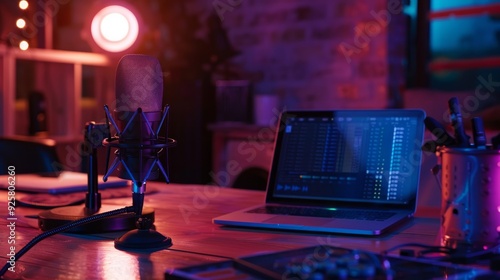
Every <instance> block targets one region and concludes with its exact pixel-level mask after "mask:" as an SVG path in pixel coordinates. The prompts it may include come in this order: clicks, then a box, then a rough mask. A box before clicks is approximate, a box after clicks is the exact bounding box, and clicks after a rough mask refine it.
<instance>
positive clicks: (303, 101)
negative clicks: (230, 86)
mask: <svg viewBox="0 0 500 280" xmlns="http://www.w3.org/2000/svg"><path fill="white" fill-rule="evenodd" d="M198 1H205V4H206V8H208V9H211V10H212V12H215V13H217V14H218V16H219V18H220V20H221V21H222V24H223V26H224V28H226V30H227V32H228V35H229V38H230V40H231V43H232V44H233V45H234V47H235V48H236V49H238V50H240V51H242V54H241V55H239V56H237V57H236V58H234V59H233V60H232V63H233V64H234V65H233V67H236V68H239V69H241V70H243V71H244V72H245V73H246V76H247V77H249V78H251V79H252V80H253V82H254V89H255V91H254V92H255V93H256V94H275V95H278V96H279V98H280V101H281V103H282V105H284V106H286V107H287V108H293V109H305V108H307V109H324V108H328V109H331V108H385V107H391V106H394V105H395V103H396V102H397V99H398V98H397V97H398V93H399V92H398V91H399V88H401V86H402V85H403V84H404V78H405V77H404V57H405V55H406V54H405V44H406V39H405V33H406V27H405V17H404V15H403V12H402V8H403V6H402V4H401V0H340V1H337V0H336V1H332V0H273V1H269V0H198Z"/></svg>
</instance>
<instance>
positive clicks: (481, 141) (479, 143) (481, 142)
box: [472, 117, 486, 149]
mask: <svg viewBox="0 0 500 280" xmlns="http://www.w3.org/2000/svg"><path fill="white" fill-rule="evenodd" d="M472 138H473V139H474V145H475V146H476V148H478V149H485V148H486V135H485V133H484V126H483V120H482V119H481V118H478V117H476V118H473V119H472Z"/></svg>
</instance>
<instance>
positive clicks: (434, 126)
mask: <svg viewBox="0 0 500 280" xmlns="http://www.w3.org/2000/svg"><path fill="white" fill-rule="evenodd" d="M424 124H425V128H427V130H429V131H430V132H431V133H432V134H433V135H434V136H435V137H436V141H435V144H437V145H438V146H452V145H454V144H455V139H453V137H452V136H451V135H450V134H448V132H447V131H446V129H445V128H444V127H443V126H442V125H441V124H440V123H439V122H438V121H437V120H436V119H434V118H432V117H426V118H425V119H424Z"/></svg>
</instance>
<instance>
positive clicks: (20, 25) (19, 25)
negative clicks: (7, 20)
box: [16, 18, 26, 29]
mask: <svg viewBox="0 0 500 280" xmlns="http://www.w3.org/2000/svg"><path fill="white" fill-rule="evenodd" d="M16 26H17V28H19V29H23V28H24V27H26V21H25V20H24V19H22V18H20V19H18V20H17V21H16Z"/></svg>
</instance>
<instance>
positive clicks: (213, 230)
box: [0, 182, 439, 280]
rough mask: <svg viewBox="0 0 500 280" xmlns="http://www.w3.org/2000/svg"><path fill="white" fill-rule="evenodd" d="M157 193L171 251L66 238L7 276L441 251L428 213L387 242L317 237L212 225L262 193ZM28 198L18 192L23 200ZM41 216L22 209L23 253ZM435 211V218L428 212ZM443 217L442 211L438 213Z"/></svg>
mask: <svg viewBox="0 0 500 280" xmlns="http://www.w3.org/2000/svg"><path fill="white" fill-rule="evenodd" d="M148 188H155V189H158V192H157V193H154V194H148V195H147V196H146V202H145V204H146V206H150V207H153V208H155V210H156V222H155V225H156V228H157V230H158V231H159V232H161V233H163V234H165V235H168V236H170V237H171V238H172V239H173V243H174V245H173V246H172V247H170V248H169V249H165V250H161V251H157V252H153V253H145V252H125V251H119V250H117V249H115V248H114V243H113V239H114V238H116V237H118V236H121V233H107V234H95V235H76V234H59V235H55V236H52V237H49V238H48V239H46V240H43V241H41V242H40V243H39V244H37V245H36V246H35V247H33V248H32V249H31V251H29V252H28V253H26V254H25V255H24V256H23V257H22V258H21V259H20V260H19V261H16V267H15V270H16V272H15V273H11V272H8V273H7V274H6V276H7V278H8V279H10V278H23V279H120V280H125V279H139V278H141V279H163V277H164V273H165V271H167V270H171V269H173V268H180V267H185V266H190V265H197V264H202V263H206V262H215V261H220V260H225V259H228V258H236V257H242V256H247V255H251V254H257V253H270V252H277V251H282V250H287V249H292V248H301V247H306V246H315V245H318V244H328V245H332V246H340V247H345V248H356V249H364V250H369V251H372V252H375V253H379V252H381V251H383V250H385V249H389V248H390V247H393V246H396V245H400V244H403V243H409V242H419V243H425V244H429V245H437V244H438V240H437V234H438V230H439V219H438V218H435V217H428V215H426V213H423V214H421V215H420V216H419V217H417V218H415V219H414V220H413V221H411V222H410V223H408V224H406V225H405V226H403V227H401V228H399V229H398V230H397V231H396V232H394V233H392V234H389V235H383V236H379V237H362V236H346V235H331V234H311V233H298V232H279V231H267V230H253V229H252V230H249V229H241V228H239V229H236V228H226V227H221V226H219V225H215V224H212V218H213V217H215V216H218V215H221V214H223V213H227V212H229V211H233V210H237V209H240V208H242V207H248V206H252V205H254V204H257V203H262V202H263V201H264V193H263V192H259V191H248V190H236V189H227V188H221V187H214V186H202V185H176V184H170V185H167V184H165V183H156V182H151V183H148ZM21 195H22V194H21V193H17V194H16V196H18V197H20V196H21ZM0 196H1V197H2V199H1V203H0V209H1V210H0V214H1V218H0V228H1V229H2V230H1V233H2V234H1V238H2V239H3V240H1V242H0V259H1V261H2V264H4V263H5V261H6V259H7V254H8V253H9V248H8V247H7V244H6V243H7V242H6V241H7V234H6V233H7V230H6V229H5V228H6V225H7V224H8V221H7V203H6V197H7V194H6V192H5V191H2V192H0ZM103 203H106V204H115V205H117V208H119V207H121V205H123V206H125V205H130V204H131V199H130V198H118V199H113V200H105V201H103ZM39 211H40V210H39V209H33V208H26V207H17V208H16V212H15V216H16V217H17V218H18V220H17V221H16V228H15V235H16V251H17V250H19V249H20V248H21V247H22V246H24V245H25V244H26V243H27V242H28V241H29V240H31V239H32V238H33V237H34V236H36V235H38V234H40V233H41V231H40V230H39V229H37V228H36V220H35V219H30V218H26V217H25V216H26V215H34V214H37V213H38V212H39ZM428 213H431V212H428ZM434 213H437V212H434Z"/></svg>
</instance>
